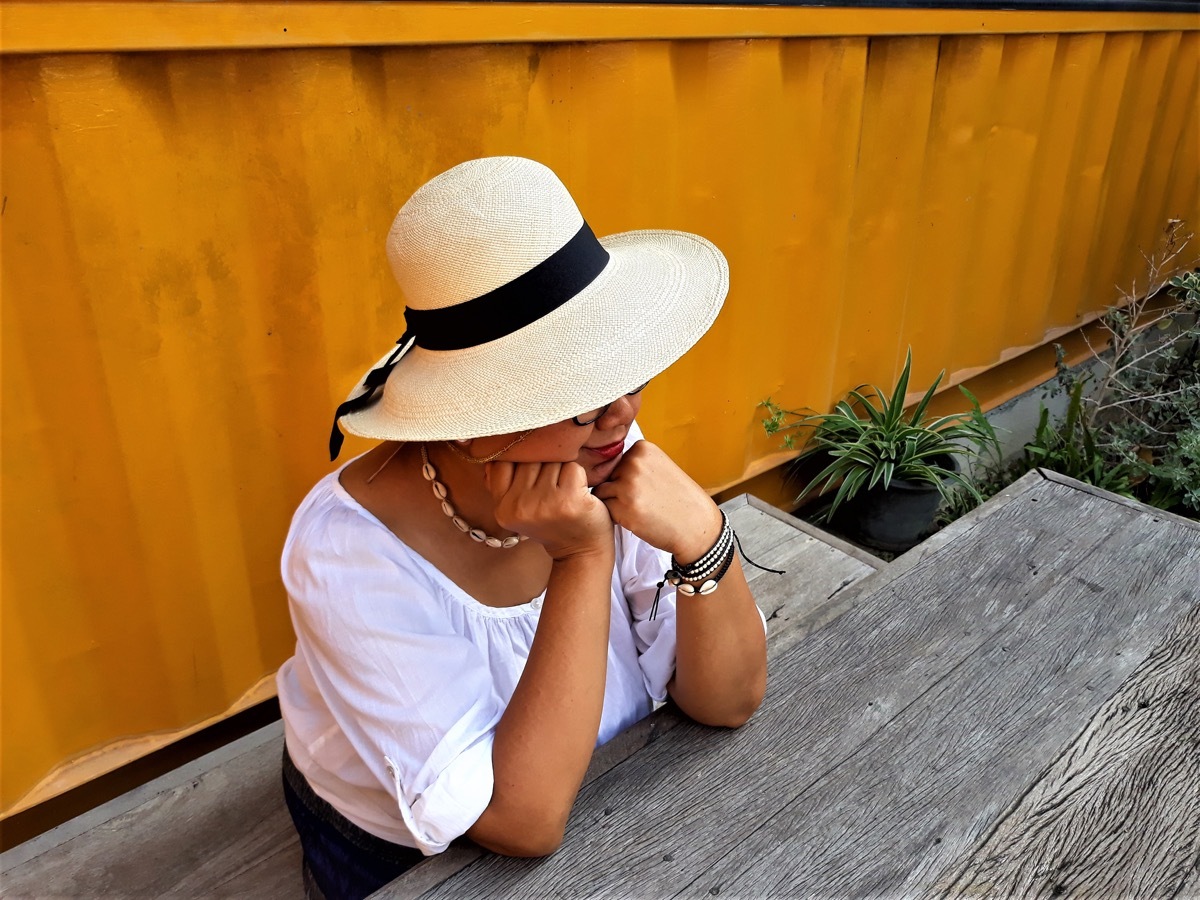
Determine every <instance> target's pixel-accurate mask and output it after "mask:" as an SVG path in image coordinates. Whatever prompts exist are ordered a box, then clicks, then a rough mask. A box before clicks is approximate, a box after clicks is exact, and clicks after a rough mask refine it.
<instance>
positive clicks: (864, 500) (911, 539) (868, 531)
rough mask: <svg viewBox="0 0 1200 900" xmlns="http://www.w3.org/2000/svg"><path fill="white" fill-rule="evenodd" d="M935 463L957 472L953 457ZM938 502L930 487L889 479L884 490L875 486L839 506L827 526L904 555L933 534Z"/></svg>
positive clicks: (937, 495)
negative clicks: (888, 484)
mask: <svg viewBox="0 0 1200 900" xmlns="http://www.w3.org/2000/svg"><path fill="white" fill-rule="evenodd" d="M936 461H937V462H938V463H940V464H941V465H942V466H943V467H945V468H948V469H952V470H953V471H955V472H957V471H958V461H957V460H956V459H955V458H954V457H953V456H947V457H942V458H940V459H938V460H936ZM941 502H942V495H941V494H940V493H939V492H938V489H937V488H936V487H935V486H934V485H932V484H927V483H924V482H915V481H904V480H900V479H892V483H891V486H890V487H888V489H887V490H884V489H883V488H882V487H881V486H879V485H876V486H875V487H874V488H871V489H870V490H866V491H859V492H858V494H857V495H856V496H855V497H854V498H853V499H852V500H847V501H846V502H845V503H843V504H842V505H841V506H840V507H838V511H837V514H836V515H835V516H834V517H833V519H832V520H831V521H830V525H832V526H833V527H834V528H835V529H836V530H838V531H840V532H841V533H842V534H844V535H846V536H847V537H849V538H850V539H851V540H853V541H856V542H858V543H860V544H863V545H865V546H867V547H872V548H874V549H876V550H885V551H887V552H889V553H903V552H904V551H905V550H910V549H912V548H913V547H915V546H916V545H917V544H919V543H921V541H923V540H924V539H925V538H927V537H928V536H929V535H930V534H932V533H933V531H934V517H935V516H936V515H937V511H938V506H939V505H941Z"/></svg>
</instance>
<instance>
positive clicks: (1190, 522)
mask: <svg viewBox="0 0 1200 900" xmlns="http://www.w3.org/2000/svg"><path fill="white" fill-rule="evenodd" d="M1035 471H1036V472H1037V473H1038V474H1039V475H1041V476H1042V477H1043V478H1045V479H1046V480H1047V481H1053V482H1054V483H1055V484H1065V485H1066V486H1067V487H1071V488H1074V489H1075V490H1077V491H1083V492H1084V493H1086V494H1092V495H1094V496H1096V497H1104V498H1106V499H1107V500H1110V501H1111V502H1113V503H1119V504H1120V505H1121V506H1128V507H1129V508H1130V509H1137V510H1140V511H1142V512H1144V513H1146V514H1147V515H1149V516H1151V517H1152V518H1155V519H1162V520H1163V521H1164V522H1174V523H1175V524H1176V525H1182V526H1183V527H1184V528H1190V529H1192V530H1193V531H1200V522H1197V521H1196V520H1195V519H1189V518H1187V517H1186V516H1180V515H1176V514H1175V513H1173V512H1168V511H1167V510H1165V509H1159V508H1158V507H1157V506H1150V505H1148V504H1145V503H1142V502H1141V501H1140V500H1134V499H1133V498H1132V497H1122V496H1121V495H1120V494H1114V493H1112V492H1111V491H1106V490H1103V489H1102V488H1098V487H1096V486H1095V485H1091V484H1088V483H1087V482H1085V481H1077V480H1076V479H1074V478H1071V477H1070V476H1069V475H1060V474H1059V473H1058V472H1054V471H1052V470H1050V469H1037V470H1035Z"/></svg>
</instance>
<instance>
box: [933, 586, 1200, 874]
mask: <svg viewBox="0 0 1200 900" xmlns="http://www.w3.org/2000/svg"><path fill="white" fill-rule="evenodd" d="M1197 580H1198V581H1200V578H1198V579H1197ZM1197 865H1200V606H1196V607H1193V608H1192V610H1191V611H1190V612H1189V613H1188V614H1187V615H1185V616H1184V617H1183V619H1182V620H1181V621H1180V622H1179V624H1178V626H1177V627H1176V628H1175V629H1174V630H1173V631H1172V633H1171V634H1170V635H1169V636H1168V638H1167V639H1166V640H1165V641H1164V642H1163V643H1162V645H1161V646H1159V647H1158V649H1156V650H1155V651H1154V652H1153V653H1152V654H1151V655H1150V657H1149V658H1148V659H1147V660H1146V661H1145V662H1144V663H1142V665H1141V666H1139V667H1138V669H1137V670H1136V671H1135V672H1134V673H1133V675H1131V676H1130V677H1129V678H1128V679H1127V680H1126V681H1125V683H1124V684H1123V685H1121V688H1120V690H1118V691H1117V692H1116V693H1115V694H1113V696H1112V697H1110V698H1109V699H1108V700H1107V701H1106V702H1105V703H1104V705H1103V706H1102V707H1100V711H1099V712H1098V713H1096V715H1095V716H1094V717H1093V718H1092V720H1091V722H1089V723H1088V726H1087V728H1086V729H1084V731H1083V733H1082V734H1080V735H1079V736H1078V737H1077V738H1076V739H1075V740H1074V741H1073V742H1072V743H1071V745H1070V746H1069V747H1067V748H1066V750H1065V751H1064V752H1063V753H1062V754H1061V755H1060V756H1059V757H1058V759H1056V760H1055V761H1054V763H1053V764H1052V765H1051V766H1050V769H1049V771H1048V772H1046V774H1045V775H1044V776H1042V777H1041V778H1040V779H1039V780H1038V781H1037V783H1036V784H1034V786H1033V789H1032V790H1030V791H1029V792H1028V793H1026V794H1025V795H1024V796H1023V797H1022V798H1021V799H1020V802H1019V803H1018V804H1017V806H1016V808H1015V809H1013V810H1012V812H1010V813H1009V814H1008V815H1007V816H1005V817H1004V818H1003V819H1002V820H1001V821H1000V823H999V825H998V826H997V827H996V828H995V830H993V831H992V832H991V833H990V834H989V835H987V838H986V840H984V841H982V842H981V843H980V844H978V845H977V846H976V847H975V848H974V850H973V851H972V852H971V853H970V855H969V856H968V857H967V858H966V859H965V860H963V861H961V862H960V863H957V864H956V865H954V866H953V867H952V868H951V871H952V872H954V873H955V874H953V875H951V877H949V878H946V879H943V884H944V887H942V886H939V889H938V890H935V891H932V892H930V896H938V897H958V896H969V897H975V896H983V895H989V896H1000V897H1018V896H1020V897H1030V896H1044V897H1053V896H1061V895H1064V894H1065V895H1069V896H1091V897H1145V898H1149V897H1177V896H1185V895H1184V894H1183V893H1182V890H1183V887H1184V885H1185V882H1186V880H1187V879H1188V877H1189V875H1190V874H1194V871H1195V867H1196V866H1197Z"/></svg>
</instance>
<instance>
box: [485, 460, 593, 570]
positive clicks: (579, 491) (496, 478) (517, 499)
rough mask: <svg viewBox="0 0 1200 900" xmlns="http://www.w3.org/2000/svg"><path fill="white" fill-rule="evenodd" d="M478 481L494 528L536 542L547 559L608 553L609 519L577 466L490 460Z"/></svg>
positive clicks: (573, 464)
mask: <svg viewBox="0 0 1200 900" xmlns="http://www.w3.org/2000/svg"><path fill="white" fill-rule="evenodd" d="M484 479H485V481H486V483H487V487H488V490H490V491H491V493H492V500H493V502H494V503H495V515H496V522H497V524H499V525H500V526H501V527H502V528H506V529H508V530H509V531H515V532H516V533H517V534H523V535H526V536H527V537H528V538H529V539H530V540H533V541H537V542H538V543H539V544H541V545H542V546H543V547H545V548H546V552H547V553H549V554H550V557H551V559H554V560H556V561H558V560H563V559H567V558H570V557H574V556H579V555H584V554H591V553H595V552H597V551H604V552H611V549H612V541H613V523H612V517H611V516H610V515H609V512H608V508H607V507H606V506H605V505H604V503H603V502H601V501H600V500H599V499H598V498H596V497H594V496H593V495H592V493H591V491H589V490H588V484H587V474H586V473H585V472H584V470H583V467H582V466H580V465H579V464H578V463H575V462H567V463H557V462H546V463H536V462H522V463H512V462H490V463H488V464H487V465H486V466H485V467H484Z"/></svg>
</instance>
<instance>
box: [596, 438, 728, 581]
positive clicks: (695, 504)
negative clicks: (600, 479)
mask: <svg viewBox="0 0 1200 900" xmlns="http://www.w3.org/2000/svg"><path fill="white" fill-rule="evenodd" d="M592 493H593V494H594V495H595V496H596V497H599V498H600V499H601V500H603V501H604V505H605V506H607V507H608V513H609V515H610V516H612V520H613V521H614V522H616V523H617V524H618V525H620V526H621V527H622V528H625V529H626V530H628V531H632V532H633V533H634V534H636V535H637V536H638V537H640V538H641V539H642V540H643V541H645V542H646V543H648V544H650V545H652V546H654V547H657V548H658V549H659V550H665V551H667V552H668V553H670V554H671V555H673V556H674V557H675V558H676V559H677V560H679V561H680V562H681V563H690V562H695V561H696V560H697V559H699V558H700V557H701V556H703V555H704V554H705V553H707V552H708V550H709V548H710V547H712V545H713V544H714V543H716V540H717V537H718V536H719V535H720V534H721V513H720V510H718V509H717V505H716V504H715V503H713V501H712V498H711V497H709V496H708V494H706V493H705V492H704V489H703V488H702V487H700V485H698V484H696V482H694V481H692V479H691V478H689V477H688V475H687V473H686V472H684V471H683V470H682V469H681V468H679V466H677V465H675V463H674V462H673V461H672V460H671V458H670V457H669V456H667V454H666V453H664V452H663V451H662V450H660V449H659V448H658V447H657V446H656V445H654V444H652V443H650V442H649V441H638V442H637V443H636V444H634V445H633V446H632V447H630V448H629V449H628V450H626V451H625V455H624V456H623V457H622V458H621V462H620V463H619V464H618V465H617V468H616V469H615V470H614V471H613V473H612V475H611V476H609V480H608V481H606V482H604V483H603V484H601V485H598V486H597V487H596V488H595V489H594V490H593V491H592Z"/></svg>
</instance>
